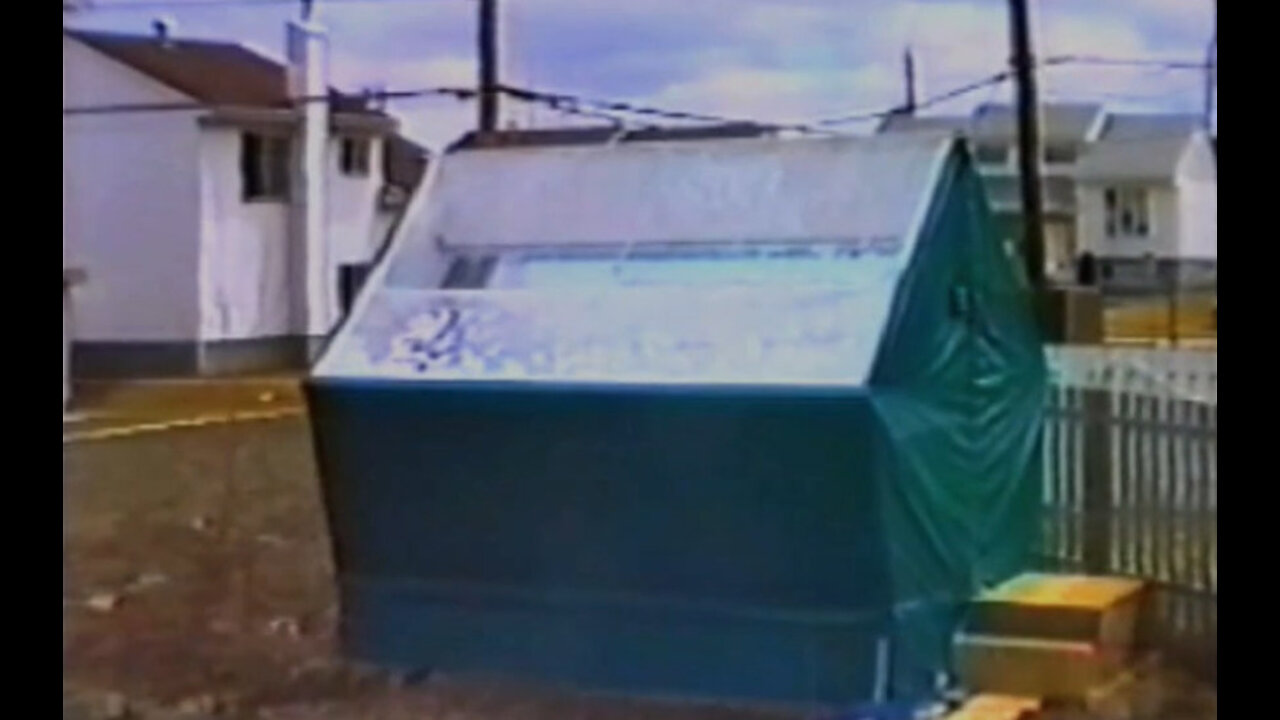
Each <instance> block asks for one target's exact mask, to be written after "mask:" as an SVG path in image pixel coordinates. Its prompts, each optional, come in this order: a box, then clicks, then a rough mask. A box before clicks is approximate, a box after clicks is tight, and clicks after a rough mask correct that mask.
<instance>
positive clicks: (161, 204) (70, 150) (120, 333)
mask: <svg viewBox="0 0 1280 720" xmlns="http://www.w3.org/2000/svg"><path fill="white" fill-rule="evenodd" d="M62 100H63V106H64V107H86V106H100V105H110V104H120V103H130V104H132V103H158V102H181V101H184V100H186V98H184V97H183V96H182V95H180V94H178V93H176V92H174V91H171V90H169V89H168V88H165V87H164V86H162V85H160V84H158V83H155V82H153V81H151V80H150V79H148V78H146V77H144V76H142V75H139V74H138V73H136V72H134V71H132V70H130V69H128V68H126V67H125V66H123V65H120V64H118V63H115V62H114V61H112V60H110V59H109V58H107V57H106V56H103V55H100V54H99V53H97V52H96V51H94V50H92V49H90V48H88V47H86V46H84V45H82V44H80V43H79V42H77V41H75V40H72V39H70V38H67V37H65V36H64V38H63V93H62ZM62 133H63V135H62V136H63V161H62V162H63V166H62V171H63V197H62V222H63V252H64V263H65V264H67V265H74V266H78V267H82V268H84V269H85V270H86V272H87V273H88V275H89V277H91V278H92V282H90V283H87V284H85V285H84V286H83V287H81V288H79V289H78V290H77V292H76V299H75V300H76V307H75V317H76V322H75V326H74V328H73V333H74V338H75V340H76V341H77V342H95V341H110V342H120V341H125V342H135V343H148V342H156V343H173V342H191V341H194V340H195V339H196V338H197V337H198V335H199V329H200V318H199V304H198V292H197V288H196V284H195V283H194V282H193V278H194V277H195V275H196V271H197V265H198V259H197V255H198V250H197V248H198V245H199V225H198V217H199V203H200V200H199V183H198V180H197V178H198V171H197V167H196V158H197V148H198V147H199V130H198V128H197V126H196V122H195V114H194V113H187V112H162V113H118V114H101V115H64V116H63V123H62Z"/></svg>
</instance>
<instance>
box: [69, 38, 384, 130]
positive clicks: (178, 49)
mask: <svg viewBox="0 0 1280 720" xmlns="http://www.w3.org/2000/svg"><path fill="white" fill-rule="evenodd" d="M63 32H64V33H66V34H67V35H69V36H71V37H73V38H75V39H76V40H79V41H80V42H82V43H84V44H85V45H88V46H89V47H91V48H93V49H94V50H97V51H98V52H100V53H102V54H103V55H106V56H107V57H110V58H111V59H113V60H115V61H117V62H120V63H123V64H124V65H127V66H129V67H131V68H133V69H134V70H137V71H138V72H140V73H142V74H144V75H146V76H148V77H150V78H153V79H155V80H156V81H158V82H160V83H162V84H164V85H167V86H169V87H171V88H173V89H174V90H177V91H178V92H180V93H182V94H183V95H187V96H189V97H191V98H194V99H195V100H198V101H200V102H202V103H206V104H208V105H212V106H220V105H221V106H235V107H248V108H279V109H283V108H288V107H290V106H291V104H292V103H291V102H290V99H289V91H288V80H287V75H286V69H285V66H284V65H282V64H280V63H278V62H276V61H275V60H272V59H271V58H268V57H264V56H263V55H260V54H258V53H256V52H254V51H253V50H250V49H249V48H247V47H245V46H243V45H240V44H238V43H231V42H220V41H216V40H190V39H182V38H172V39H170V40H168V41H166V42H160V41H159V40H157V39H156V38H155V37H154V36H150V35H132V34H124V33H108V32H97V31H87V30H73V29H69V28H64V30H63ZM330 98H331V101H332V102H333V110H334V112H335V113H356V114H380V113H378V111H376V110H372V109H369V108H367V107H366V106H365V102H364V99H363V98H361V97H359V96H355V95H347V94H343V93H340V92H338V91H337V90H333V89H331V90H330Z"/></svg>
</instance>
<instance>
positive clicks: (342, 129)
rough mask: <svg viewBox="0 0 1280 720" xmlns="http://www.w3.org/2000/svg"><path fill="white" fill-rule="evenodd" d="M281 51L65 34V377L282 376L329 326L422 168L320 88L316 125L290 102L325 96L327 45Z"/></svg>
mask: <svg viewBox="0 0 1280 720" xmlns="http://www.w3.org/2000/svg"><path fill="white" fill-rule="evenodd" d="M299 37H301V38H302V42H297V41H296V39H297V38H299ZM290 39H291V43H290V56H291V58H292V63H291V64H285V63H281V62H278V61H276V60H273V59H271V58H268V57H264V56H263V55H261V54H259V53H257V52H255V51H253V50H250V49H248V48H246V47H244V46H242V45H239V44H236V43H230V42H212V41H204V40H188V39H179V38H176V37H174V36H173V35H172V32H171V29H170V28H169V27H167V26H165V25H163V24H159V23H158V24H157V26H156V32H155V33H154V34H152V35H124V34H114V33H100V32H86V31H80V30H72V29H66V28H64V31H63V107H64V115H63V233H64V238H63V240H64V265H72V266H76V267H79V268H82V269H83V270H84V271H85V272H86V273H87V274H88V275H89V276H90V277H92V278H93V282H92V283H89V284H86V285H85V287H83V288H82V289H81V290H80V291H79V292H77V294H76V305H75V318H76V322H75V325H74V331H73V332H74V344H75V352H74V357H75V361H74V362H75V371H76V373H77V374H81V375H88V376H109V375H173V374H191V373H222V372H237V371H251V370H258V369H269V368H277V367H290V366H293V367H296V366H299V365H301V364H302V363H303V362H305V360H306V359H307V357H308V356H309V353H310V352H311V350H312V348H313V347H314V346H315V345H316V344H317V341H318V340H320V339H322V338H323V336H324V334H325V333H326V332H327V331H328V330H329V329H330V328H331V327H332V326H333V325H334V324H335V323H336V322H337V319H338V318H339V317H340V313H341V310H340V306H341V302H340V299H341V295H342V294H343V289H344V288H348V289H349V288H350V287H351V286H353V285H356V284H358V277H359V276H360V275H361V274H362V269H363V268H364V267H365V266H367V264H368V263H369V262H371V260H372V259H373V257H374V255H375V254H376V253H377V251H378V249H379V248H380V247H381V245H382V244H383V242H384V241H385V238H386V236H387V234H388V232H389V230H390V228H391V226H392V225H393V223H394V221H395V218H396V217H397V215H398V214H399V212H400V210H401V208H402V207H403V204H404V202H405V199H406V198H407V197H408V196H409V195H410V194H411V192H412V189H413V188H414V186H416V184H417V182H418V180H419V179H420V178H421V176H422V173H423V169H424V167H425V163H426V154H425V151H424V150H423V149H422V148H420V147H418V146H417V145H416V144H414V143H412V142H410V141H408V140H407V139H405V138H403V137H400V136H399V135H398V134H397V131H398V123H397V122H396V120H394V119H393V118H392V117H390V116H389V115H387V114H386V113H385V112H382V111H381V110H379V109H377V107H376V106H374V105H372V103H370V102H368V101H367V99H366V98H364V97H361V96H355V95H348V94H342V93H339V92H336V91H333V90H331V89H328V90H327V91H323V92H321V93H320V94H321V95H322V96H327V102H321V103H319V104H318V106H319V107H321V108H323V109H324V112H323V113H322V114H320V115H318V117H320V118H321V121H320V123H319V124H316V123H314V122H313V121H312V120H311V119H310V118H309V117H308V116H307V111H306V108H307V107H311V106H312V105H315V104H314V103H313V104H312V105H305V104H304V106H297V105H295V103H294V102H293V98H295V97H297V95H298V93H297V88H299V87H308V86H309V87H320V88H326V89H327V88H328V87H329V86H328V82H327V60H326V58H325V56H324V55H325V52H326V48H325V42H324V39H323V35H322V33H321V32H312V33H311V34H310V35H302V34H300V33H298V32H296V30H295V29H294V28H293V27H292V26H291V38H290ZM291 90H292V92H291ZM312 117H314V115H313V116H312ZM308 123H310V124H308ZM305 132H312V133H315V135H316V137H317V138H319V143H320V144H319V145H316V146H314V147H316V149H317V152H314V153H311V156H312V157H311V159H310V160H308V159H307V153H308V150H307V149H306V148H307V147H312V146H308V145H306V144H305V143H304V142H303V139H304V133H305ZM308 162H312V163H314V164H313V165H310V166H309V165H308V164H307V163H308ZM308 173H310V174H311V175H312V176H314V177H318V178H319V182H317V183H315V185H314V187H313V186H312V185H311V184H310V183H307V182H306V177H307V175H308ZM308 213H310V214H308ZM352 278H357V280H356V281H353V280H352ZM64 285H65V283H64ZM317 298H319V300H317ZM64 302H65V301H64Z"/></svg>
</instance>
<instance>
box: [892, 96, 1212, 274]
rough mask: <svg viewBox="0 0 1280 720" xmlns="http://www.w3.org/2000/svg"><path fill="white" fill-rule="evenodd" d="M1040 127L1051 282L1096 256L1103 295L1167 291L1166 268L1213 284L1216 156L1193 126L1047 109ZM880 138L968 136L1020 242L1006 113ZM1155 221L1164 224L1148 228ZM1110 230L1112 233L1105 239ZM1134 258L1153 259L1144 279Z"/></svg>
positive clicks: (899, 122) (931, 119)
mask: <svg viewBox="0 0 1280 720" xmlns="http://www.w3.org/2000/svg"><path fill="white" fill-rule="evenodd" d="M1041 124H1042V125H1041V139H1042V148H1043V150H1042V152H1043V153H1044V158H1043V164H1042V168H1043V182H1044V206H1045V208H1044V209H1045V227H1044V235H1045V273H1046V277H1048V278H1050V279H1051V280H1055V281H1058V282H1070V281H1071V279H1072V278H1073V277H1074V276H1075V268H1076V263H1077V261H1078V259H1079V258H1080V257H1081V255H1082V254H1084V253H1086V252H1088V253H1091V254H1092V255H1094V256H1095V258H1096V259H1097V265H1098V269H1099V276H1100V281H1101V282H1102V284H1103V285H1104V287H1111V288H1114V289H1120V288H1125V289H1133V290H1143V289H1150V288H1152V287H1155V286H1159V285H1162V284H1163V283H1164V282H1165V279H1166V278H1167V277H1170V276H1171V275H1170V273H1169V272H1164V273H1162V272H1161V271H1160V268H1179V270H1178V273H1179V276H1182V277H1186V278H1187V279H1188V280H1189V281H1193V282H1196V283H1212V282H1214V280H1215V279H1216V268H1217V167H1216V161H1215V160H1214V159H1213V158H1214V155H1213V154H1214V153H1215V152H1216V151H1215V150H1214V149H1213V147H1212V146H1211V145H1210V144H1209V141H1208V139H1207V137H1205V136H1204V134H1203V132H1202V131H1201V130H1200V119H1199V118H1198V117H1196V116H1192V115H1154V114H1153V115H1138V114H1121V113H1112V112H1108V111H1107V110H1106V109H1105V108H1104V107H1103V106H1101V105H1096V104H1079V103H1048V104H1045V105H1044V106H1042V108H1041ZM879 132H881V133H894V132H953V133H956V134H959V135H962V136H964V137H966V138H967V139H968V140H969V141H970V144H971V147H972V152H973V155H974V157H975V159H976V162H977V164H978V167H979V171H980V172H981V174H982V177H983V180H984V182H985V184H986V188H987V197H988V200H989V202H990V203H991V206H992V209H993V210H994V211H995V213H996V215H997V218H998V219H999V220H1000V221H1001V224H1002V226H1003V228H1004V232H1005V233H1006V236H1007V237H1009V238H1011V239H1016V238H1018V237H1020V236H1021V223H1022V202H1021V198H1020V192H1019V186H1018V158H1017V125H1016V117H1015V114H1014V111H1013V108H1012V107H1011V106H1009V105H1002V104H984V105H981V106H979V107H978V108H977V109H976V110H975V111H974V112H973V114H972V115H970V116H967V117H966V116H914V115H905V114H904V115H894V116H891V117H889V118H886V119H885V121H884V122H882V123H881V126H880V128H879ZM1201 148H1204V149H1207V150H1208V152H1209V153H1210V165H1211V167H1208V168H1206V166H1205V163H1204V157H1203V152H1201ZM1152 153H1155V154H1156V155H1158V156H1159V157H1153V156H1152ZM1183 158H1185V161H1184V159H1183ZM1156 170H1159V171H1160V172H1159V173H1155V171H1156ZM1153 173H1154V174H1158V175H1159V177H1158V178H1157V177H1155V176H1154V175H1153ZM1179 173H1181V174H1179ZM1107 198H1111V199H1112V204H1111V205H1108V204H1107V202H1108V201H1107ZM1108 208H1110V210H1108ZM1108 213H1110V215H1111V219H1110V220H1109V219H1108ZM1157 216H1159V218H1160V220H1159V224H1158V226H1157V225H1155V224H1153V223H1154V220H1151V221H1143V220H1142V218H1156V217H1157ZM1122 226H1123V228H1124V230H1123V231H1122ZM1157 227H1158V228H1159V231H1158V232H1157V230H1156V228H1157ZM1107 228H1113V229H1114V230H1115V234H1113V235H1110V236H1108V235H1107V234H1106V230H1107ZM1135 258H1146V260H1144V261H1143V263H1142V264H1141V270H1139V269H1136V265H1137V263H1136V262H1135Z"/></svg>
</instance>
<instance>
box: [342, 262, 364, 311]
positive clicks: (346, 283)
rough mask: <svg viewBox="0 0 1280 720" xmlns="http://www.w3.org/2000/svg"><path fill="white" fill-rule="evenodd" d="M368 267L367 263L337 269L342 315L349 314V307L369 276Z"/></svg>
mask: <svg viewBox="0 0 1280 720" xmlns="http://www.w3.org/2000/svg"><path fill="white" fill-rule="evenodd" d="M370 267H371V266H370V265H369V263H352V264H347V265H342V266H340V267H339V268H338V289H339V292H340V294H341V298H340V301H341V303H342V313H343V314H344V315H345V314H347V313H349V312H351V306H352V305H354V304H355V302H356V297H357V296H358V295H359V294H360V288H361V287H362V286H363V285H364V280H365V278H366V277H368V276H369V269H370Z"/></svg>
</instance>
